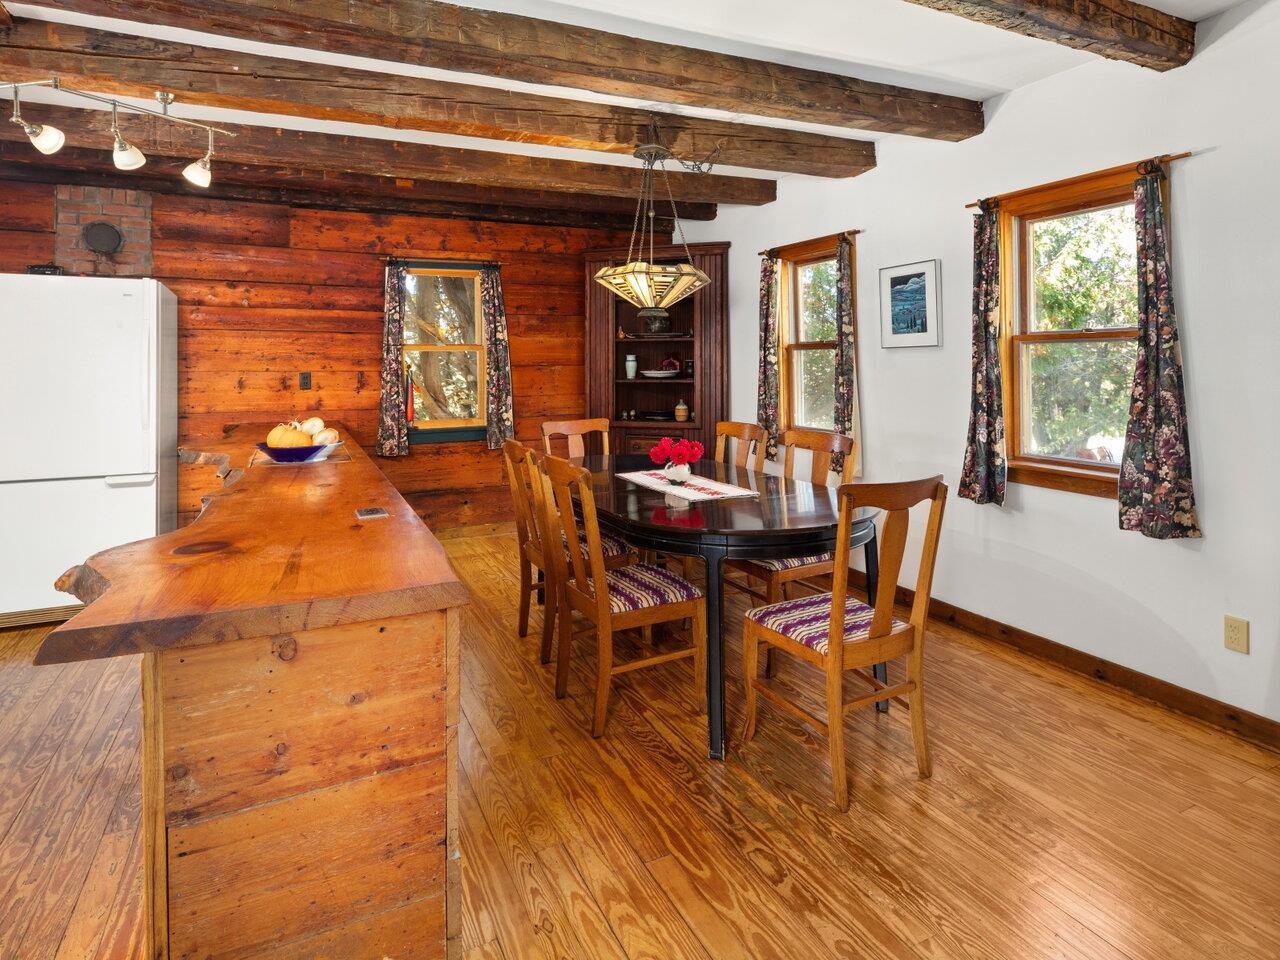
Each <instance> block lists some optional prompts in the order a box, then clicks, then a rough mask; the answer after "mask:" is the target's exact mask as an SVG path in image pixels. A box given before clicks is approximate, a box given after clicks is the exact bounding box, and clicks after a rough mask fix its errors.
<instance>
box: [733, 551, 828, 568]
mask: <svg viewBox="0 0 1280 960" xmlns="http://www.w3.org/2000/svg"><path fill="white" fill-rule="evenodd" d="M834 559H835V557H834V556H833V555H832V554H830V553H816V554H814V555H813V556H811V557H789V558H788V559H786V560H752V561H751V562H752V563H754V564H755V565H756V566H759V567H764V568H765V569H766V570H779V571H781V570H796V569H798V568H800V567H811V566H813V565H814V564H816V563H831V561H833V560H834Z"/></svg>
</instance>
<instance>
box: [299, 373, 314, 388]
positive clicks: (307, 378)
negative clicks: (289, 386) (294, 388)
mask: <svg viewBox="0 0 1280 960" xmlns="http://www.w3.org/2000/svg"><path fill="white" fill-rule="evenodd" d="M298 389H299V390H310V389H311V371H310V370H308V371H307V372H306V373H300V374H298Z"/></svg>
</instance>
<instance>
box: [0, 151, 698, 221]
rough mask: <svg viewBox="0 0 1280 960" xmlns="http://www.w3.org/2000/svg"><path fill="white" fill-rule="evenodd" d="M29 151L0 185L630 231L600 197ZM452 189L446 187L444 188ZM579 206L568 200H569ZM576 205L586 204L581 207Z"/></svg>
mask: <svg viewBox="0 0 1280 960" xmlns="http://www.w3.org/2000/svg"><path fill="white" fill-rule="evenodd" d="M33 153H34V151H32V150H31V149H30V148H29V147H27V146H25V145H23V144H21V143H14V142H4V141H0V180H22V181H34V182H38V183H69V184H84V185H90V186H99V187H119V188H125V189H130V190H147V191H150V192H151V193H165V194H178V195H182V196H191V197H212V198H214V199H220V200H249V201H255V202H261V203H277V204H284V205H287V206H293V207H312V208H320V209H326V210H354V211H360V212H364V213H413V214H419V215H422V216H431V217H445V218H450V219H465V220H496V221H502V222H508V223H536V224H543V225H548V226H559V227H592V228H604V229H614V230H623V231H626V230H630V229H631V224H632V214H631V213H630V212H629V211H623V210H621V209H613V210H601V209H592V207H593V206H594V205H595V202H598V201H600V200H603V199H606V198H601V197H588V198H573V197H569V196H568V195H565V194H552V195H549V196H547V197H546V198H545V201H544V202H543V203H541V204H537V203H534V202H532V201H533V199H534V198H533V197H532V196H530V195H529V194H528V192H523V191H501V190H487V191H484V192H485V193H486V194H487V195H486V196H483V197H481V196H479V195H478V194H477V196H475V197H473V198H466V197H460V198H453V197H448V196H441V195H440V193H439V191H438V190H436V189H433V186H434V185H433V184H423V183H418V182H416V181H397V180H391V179H388V178H385V177H364V176H357V175H354V174H334V173H325V172H324V171H316V170H297V169H291V168H289V169H280V168H274V167H258V166H251V165H248V164H220V165H219V167H218V177H217V179H216V180H215V181H214V182H213V183H212V184H211V185H210V186H209V187H208V188H206V189H201V188H199V187H195V186H193V185H191V184H190V183H188V182H187V181H186V180H184V179H183V178H182V177H181V176H180V175H179V174H178V171H179V170H181V169H182V167H183V166H184V165H185V164H186V163H188V162H189V159H188V158H185V157H148V164H147V166H146V167H144V168H143V169H142V170H137V171H130V172H127V173H126V172H123V171H120V170H117V169H115V167H113V166H112V165H111V164H110V163H109V162H107V163H103V159H104V157H103V154H102V152H101V151H99V150H83V149H76V148H73V147H67V148H64V149H63V150H61V151H59V152H58V153H57V154H54V155H53V156H51V157H46V156H41V155H38V154H37V155H35V156H33ZM450 186H451V185H450ZM575 199H576V200H579V201H580V202H577V203H574V202H567V201H573V200H575ZM583 200H586V201H592V203H587V202H581V201H583ZM681 215H682V216H685V217H686V218H689V219H702V220H709V219H712V218H714V216H715V207H714V206H710V205H705V204H698V205H694V206H693V207H692V208H690V207H686V208H685V209H682V210H681ZM657 229H658V230H659V232H665V231H668V230H670V229H671V222H670V220H669V219H665V220H661V221H659V223H658V225H657Z"/></svg>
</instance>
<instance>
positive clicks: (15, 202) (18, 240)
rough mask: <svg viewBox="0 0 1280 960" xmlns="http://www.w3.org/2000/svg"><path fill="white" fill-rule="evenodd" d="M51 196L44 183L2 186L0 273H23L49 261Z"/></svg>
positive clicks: (50, 258) (50, 256) (51, 216)
mask: <svg viewBox="0 0 1280 960" xmlns="http://www.w3.org/2000/svg"><path fill="white" fill-rule="evenodd" d="M53 193H54V187H53V185H52V184H48V183H5V184H4V203H3V206H0V273H26V272H27V267H29V266H31V265H32V264H34V263H49V262H50V261H51V260H52V259H53Z"/></svg>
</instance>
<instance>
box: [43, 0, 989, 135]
mask: <svg viewBox="0 0 1280 960" xmlns="http://www.w3.org/2000/svg"><path fill="white" fill-rule="evenodd" d="M57 6H58V7H59V8H60V9H64V10H73V11H76V12H78V13H87V14H95V15H98V16H106V17H117V18H120V19H124V20H131V21H135V22H143V23H162V24H165V25H167V26H173V27H185V28H187V29H190V30H199V31H202V32H205V33H212V34H221V35H223V36H232V37H242V38H246V39H250V40H259V41H264V42H270V43H280V44H286V45H289V46H296V47H307V48H311V49H320V50H328V51H332V52H335V53H344V54H353V55H356V56H365V57H374V58H377V59H379V60H392V61H398V62H401V63H412V64H420V65H423V66H429V67H436V68H440V69H444V70H456V71H462V72H468V73H481V74H486V75H489V76H495V77H503V78H506V79H510V80H522V81H527V82H531V83H542V84H550V85H554V86H564V87H573V88H576V89H580V90H592V91H596V92H599V93H610V94H618V95H621V96H628V97H637V98H640V99H643V100H658V101H663V102H667V103H681V104H687V105H689V106H696V107H709V108H715V109H720V110H728V111H730V112H733V113H748V114H752V115H755V116H762V117H779V118H785V119H789V120H805V121H809V122H812V123H823V124H829V125H832V126H838V127H850V128H853V129H864V130H876V131H880V132H884V133H905V134H912V135H915V136H922V137H932V138H935V139H940V140H964V139H966V138H968V137H971V136H974V135H975V134H978V133H981V132H982V127H983V115H982V104H981V103H979V102H978V101H976V100H966V99H964V98H961V97H951V96H945V95H942V94H936V93H928V92H925V91H922V90H912V89H908V88H905V87H896V86H890V85H888V84H883V83H874V82H871V81H868V80H859V79H857V78H855V77H849V76H844V75H841V74H834V73H825V72H822V71H820V70H807V69H803V68H800V67H791V66H786V65H784V64H778V63H769V62H767V61H763V60H751V59H748V58H746V57H736V56H731V55H729V54H723V53H714V52H712V51H708V50H696V49H693V48H690V47H681V46H676V45H675V44H669V43H657V42H654V41H652V40H641V39H639V38H636V37H629V36H623V35H620V34H614V33H606V32H604V31H601V30H593V29H589V28H586V27H576V26H570V25H567V24H561V23H553V22H551V21H547V20H535V19H533V18H531V17H520V16H515V15H513V14H509V13H495V12H492V11H488V10H475V9H472V8H469V7H457V6H454V5H452V4H448V3H438V2H433V0H384V2H380V3H353V2H351V0H308V2H307V3H306V4H299V3H297V2H296V0H203V2H201V3H199V4H193V3H190V2H189V0H59V2H58V4H57Z"/></svg>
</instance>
